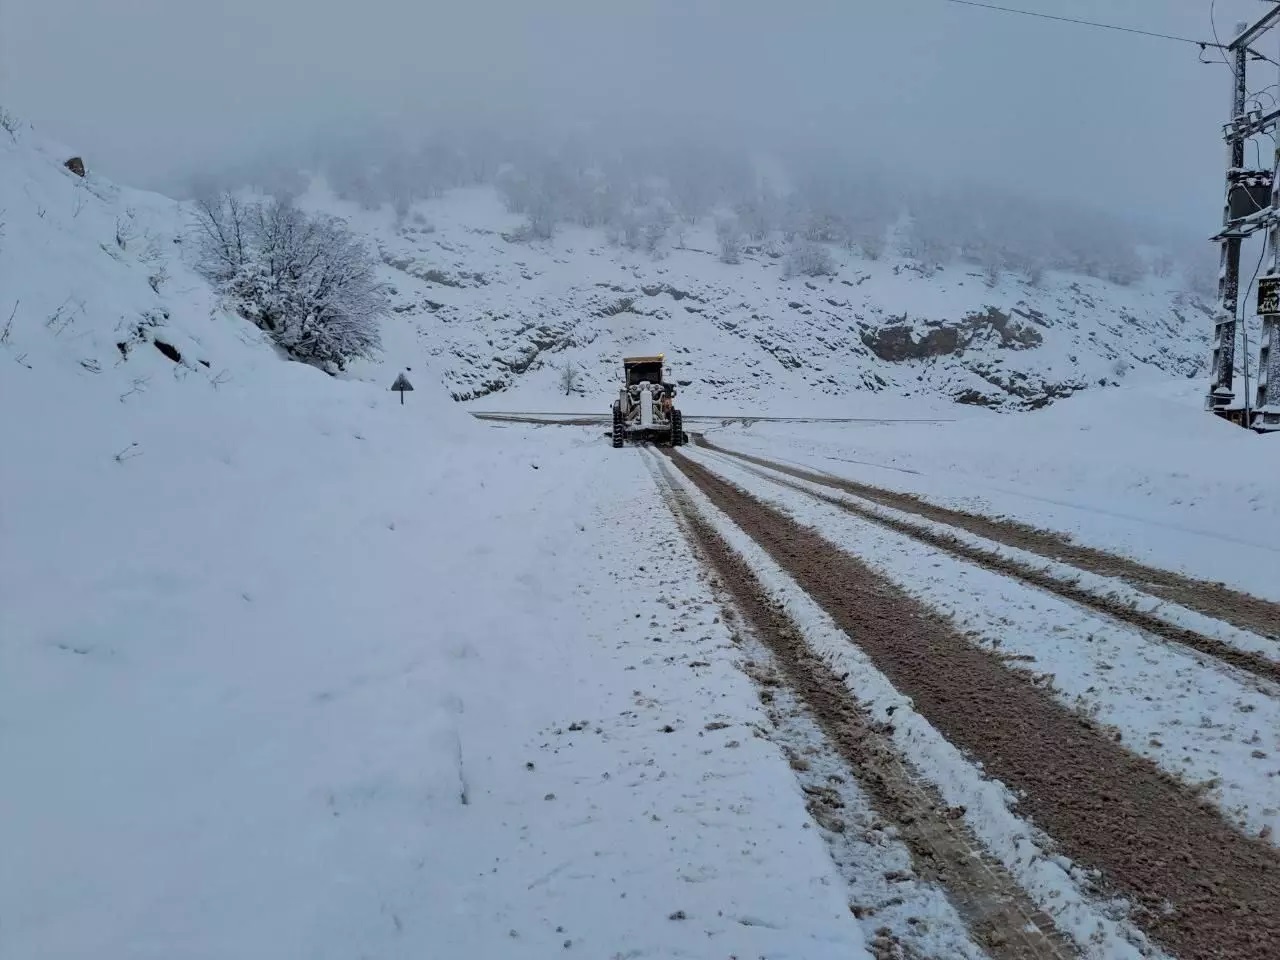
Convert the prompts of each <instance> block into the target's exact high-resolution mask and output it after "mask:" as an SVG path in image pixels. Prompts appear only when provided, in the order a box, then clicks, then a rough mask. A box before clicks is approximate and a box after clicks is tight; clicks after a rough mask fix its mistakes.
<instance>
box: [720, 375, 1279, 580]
mask: <svg viewBox="0 0 1280 960" xmlns="http://www.w3.org/2000/svg"><path fill="white" fill-rule="evenodd" d="M1202 394H1203V384H1200V383H1196V382H1187V383H1182V382H1169V381H1155V382H1148V383H1144V384H1142V385H1140V386H1134V387H1131V388H1124V389H1113V390H1103V391H1095V392H1088V393H1083V394H1079V395H1077V396H1075V397H1072V398H1071V399H1070V400H1065V401H1062V402H1060V403H1057V404H1054V405H1053V406H1051V407H1049V408H1047V409H1045V410H1041V411H1037V412H1034V413H1028V414H1020V415H1017V416H1001V415H993V414H990V413H987V412H985V411H984V412H978V413H974V414H971V415H967V416H966V415H964V414H963V413H961V414H959V415H958V416H957V417H956V419H955V421H954V422H950V423H910V424H904V423H891V424H877V423H863V424H812V423H801V424H796V423H755V424H751V425H749V426H745V427H744V426H738V425H735V426H728V427H712V428H710V429H709V430H708V435H709V436H710V437H712V438H713V439H714V440H715V441H716V442H717V443H720V444H723V445H724V446H727V447H729V448H731V449H735V450H741V451H744V452H752V453H759V454H762V455H764V456H769V457H773V458H775V459H778V460H784V461H787V462H790V463H795V464H803V465H805V466H808V467H812V468H814V469H818V470H822V471H825V472H827V473H831V474H835V475H838V476H844V477H850V478H852V479H856V480H858V481H861V482H864V483H871V484H875V485H877V486H881V487H887V488H890V489H894V490H902V491H906V492H909V493H916V494H920V495H922V496H924V497H926V498H928V499H930V500H933V501H935V502H938V503H942V504H945V505H948V506H955V507H960V508H963V509H967V510H972V511H976V512H982V513H989V514H998V515H1004V516H1008V517H1011V518H1015V519H1018V520H1022V521H1025V522H1027V523H1031V524H1034V525H1036V526H1042V527H1047V528H1050V529H1054V530H1060V531H1064V532H1067V533H1070V534H1071V535H1072V536H1074V537H1076V538H1077V539H1078V540H1079V541H1080V542H1082V543H1087V544H1091V545H1095V546H1099V547H1102V548H1104V549H1108V550H1113V551H1119V552H1122V553H1124V554H1127V555H1130V556H1133V557H1135V558H1137V559H1140V560H1143V561H1145V562H1149V563H1152V564H1155V565H1156V566H1160V567H1164V568H1167V569H1172V570H1179V571H1183V572H1186V573H1188V574H1190V575H1192V576H1196V577H1201V578H1207V579H1210V580H1223V581H1226V582H1228V583H1230V584H1231V585H1232V586H1234V587H1236V588H1237V589H1242V590H1246V591H1248V592H1251V593H1254V594H1257V595H1259V596H1264V597H1270V598H1273V599H1280V577H1277V576H1276V570H1277V568H1278V567H1280V498H1277V497H1276V494H1275V482H1274V478H1275V477H1276V476H1277V475H1278V474H1280V443H1277V442H1275V438H1274V437H1270V436H1258V435H1256V434H1253V433H1250V432H1248V431H1244V430H1241V429H1239V428H1238V427H1234V426H1231V425H1230V424H1228V423H1226V422H1225V421H1222V420H1219V419H1217V418H1215V417H1212V416H1210V415H1208V414H1207V413H1205V412H1204V410H1203V408H1202V404H1201V402H1200V401H1201V400H1202Z"/></svg>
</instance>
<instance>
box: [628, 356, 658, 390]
mask: <svg viewBox="0 0 1280 960" xmlns="http://www.w3.org/2000/svg"><path fill="white" fill-rule="evenodd" d="M646 380H647V381H648V382H649V383H653V384H658V383H661V382H662V361H661V360H656V361H654V362H652V363H648V362H646V363H632V364H628V365H627V386H629V387H634V386H637V385H638V384H640V383H642V382H644V381H646Z"/></svg>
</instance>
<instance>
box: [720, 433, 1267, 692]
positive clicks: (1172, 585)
mask: <svg viewBox="0 0 1280 960" xmlns="http://www.w3.org/2000/svg"><path fill="white" fill-rule="evenodd" d="M697 439H698V442H699V444H700V445H701V446H703V447H705V448H706V449H708V450H712V451H715V452H716V453H718V454H720V455H723V456H728V457H732V458H733V459H735V460H738V461H742V462H746V463H748V464H753V465H755V466H756V467H764V468H765V469H767V470H771V471H774V472H775V473H780V474H784V475H785V476H789V477H793V478H795V479H797V480H803V481H805V482H808V483H812V484H817V485H819V486H823V487H827V488H829V489H834V490H839V491H842V492H843V493H845V494H851V495H853V496H855V497H859V498H861V499H862V500H864V501H871V503H873V504H877V505H879V506H880V507H887V508H889V509H891V510H899V511H903V512H906V513H910V514H914V515H916V516H918V517H920V518H921V519H923V520H925V521H928V522H930V523H937V524H942V525H943V526H949V527H953V528H959V529H960V530H963V531H964V532H966V533H969V534H973V535H975V536H979V537H982V538H984V539H987V540H991V541H994V542H995V543H996V544H1000V545H1003V546H1006V547H1012V548H1014V549H1018V550H1024V551H1027V552H1029V553H1033V554H1036V555H1038V556H1042V557H1044V558H1045V559H1047V560H1051V561H1053V562H1055V563H1062V564H1070V565H1072V566H1075V567H1077V568H1078V569H1080V570H1081V571H1083V572H1086V573H1089V574H1096V575H1098V576H1103V577H1111V578H1113V579H1116V580H1120V581H1121V582H1123V583H1125V584H1128V585H1129V586H1132V587H1133V588H1135V589H1137V590H1138V591H1140V592H1143V593H1147V594H1150V595H1153V596H1155V597H1158V598H1160V599H1163V600H1168V601H1170V602H1172V603H1176V604H1178V605H1180V606H1183V607H1187V608H1188V609H1190V610H1194V611H1196V612H1197V613H1201V614H1204V615H1205V616H1211V617H1214V618H1216V619H1218V620H1222V621H1225V622H1226V623H1229V624H1232V625H1234V626H1236V627H1238V628H1240V629H1242V630H1250V631H1252V632H1255V633H1258V634H1259V635H1260V636H1268V635H1270V634H1272V633H1274V632H1275V631H1276V630H1277V628H1280V604H1275V603H1272V602H1271V601H1268V600H1262V599H1260V598H1258V597H1253V596H1250V595H1248V594H1242V593H1237V592H1236V591H1232V590H1229V589H1228V588H1225V587H1222V586H1221V585H1217V584H1209V583H1206V582H1203V581H1197V580H1191V579H1190V578H1187V577H1183V576H1181V575H1180V574H1175V573H1171V572H1169V571H1161V570H1156V569H1154V568H1150V567H1145V566H1143V565H1141V564H1139V563H1137V562H1136V561H1132V560H1127V559H1125V558H1123V557H1115V556H1113V555H1111V554H1106V553H1103V552H1102V551H1100V550H1095V549H1094V548H1092V547H1080V546H1077V545H1075V544H1070V543H1067V542H1066V541H1064V540H1062V538H1061V537H1059V536H1058V535H1057V534H1054V533H1051V532H1049V531H1039V530H1034V529H1032V528H1030V527H1022V526H1021V525H1019V524H1014V523H1010V522H1007V521H999V520H993V519H991V518H986V517H978V516H977V515H975V514H966V513H963V512H961V511H958V510H951V509H950V508H946V507H938V506H935V505H933V504H929V503H926V502H925V501H922V500H920V499H918V498H916V497H913V496H910V495H908V494H900V493H894V492H892V491H887V490H882V489H880V488H878V487H870V486H867V485H866V484H860V483H856V482H854V481H851V480H845V479H843V478H840V477H833V476H829V475H826V474H820V473H815V472H813V471H810V470H803V469H800V468H798V467H793V466H789V465H787V464H784V463H780V462H778V461H774V460H769V459H768V458H765V457H757V456H754V455H750V454H744V453H736V452H734V451H732V450H728V449H725V448H723V447H719V446H716V445H715V444H713V443H711V442H709V441H707V440H706V439H705V438H702V437H698V438H697ZM748 469H750V467H748ZM755 472H757V475H759V476H761V477H763V478H764V479H767V480H770V481H772V482H774V483H778V484H782V485H785V486H788V487H790V488H791V489H794V490H797V491H800V492H801V493H804V494H806V495H808V496H811V497H815V498H817V499H821V500H824V501H825V502H827V503H830V504H832V505H834V506H837V507H839V508H841V509H842V510H846V511H848V512H850V513H853V514H855V515H857V516H859V517H861V518H863V519H865V520H869V521H871V522H873V523H877V524H880V525H881V526H884V527H887V528H888V529H890V530H893V531H894V532H896V533H901V534H904V535H905V536H908V537H912V538H914V539H916V540H919V541H921V542H923V543H927V544H929V545H930V546H932V547H937V548H938V549H940V550H944V551H946V552H948V553H950V554H952V555H953V556H956V557H959V558H961V559H963V560H967V561H969V562H971V563H976V564H978V565H979V566H982V567H986V568H987V569H989V570H993V571H995V572H997V573H1001V574H1003V575H1005V576H1010V577H1013V578H1015V579H1017V580H1021V581H1023V582H1025V583H1029V584H1031V585H1032V586H1034V587H1037V588H1039V589H1041V590H1045V591H1047V592H1049V593H1053V594H1056V595H1058V596H1060V597H1062V598H1063V599H1065V600H1070V601H1072V602H1074V603H1079V604H1081V605H1083V606H1086V607H1089V608H1091V609H1093V610H1096V611H1098V612H1100V613H1103V614H1105V615H1106V616H1108V617H1111V618H1112V619H1115V620H1120V621H1122V622H1124V623H1127V624H1129V625H1130V626H1133V627H1137V628H1138V629H1139V630H1143V631H1145V632H1146V633H1149V634H1151V635H1153V636H1156V637H1159V638H1161V639H1163V640H1167V641H1170V642H1172V643H1178V644H1182V645H1183V646H1186V647H1190V648H1191V649H1193V650H1195V651H1197V652H1198V653H1202V654H1205V655H1207V656H1210V657H1213V658H1214V659H1215V660H1219V661H1221V662H1223V663H1225V664H1228V665H1229V666H1231V667H1234V668H1236V669H1239V670H1243V671H1245V672H1247V673H1250V674H1252V675H1254V676H1256V677H1259V678H1261V679H1263V680H1267V681H1270V682H1272V683H1280V662H1277V661H1275V660H1272V659H1270V658H1269V657H1267V656H1264V655H1263V654H1261V653H1258V652H1255V651H1251V650H1243V649H1240V648H1239V647H1237V646H1234V645H1232V644H1229V643H1226V642H1224V641H1222V640H1220V639H1218V638H1216V637H1210V636H1208V635H1206V634H1204V633H1201V632H1198V631H1196V630H1190V629H1187V628H1186V627H1182V626H1179V625H1176V624H1173V623H1170V622H1169V621H1168V620H1165V619H1162V618H1161V617H1159V616H1156V615H1155V614H1153V613H1150V612H1147V611H1143V610H1139V609H1136V608H1135V607H1132V606H1129V605H1128V604H1126V603H1124V602H1123V601H1121V600H1118V599H1116V598H1114V597H1108V596H1105V595H1101V594H1098V593H1096V592H1093V591H1091V590H1089V589H1087V588H1085V587H1083V586H1080V585H1079V584H1078V583H1076V582H1073V581H1072V580H1067V579H1064V578H1063V577H1061V576H1057V575H1055V574H1054V573H1053V572H1051V571H1049V570H1046V569H1044V568H1041V567H1034V566H1031V565H1029V564H1027V563H1023V562H1020V561H1018V560H1015V559H1012V558H1010V557H1008V556H1006V555H1003V554H1001V553H999V552H998V551H996V550H991V549H986V548H984V547H981V546H978V545H976V544H974V543H971V542H968V541H966V540H964V539H962V538H961V537H959V536H956V535H954V534H951V533H948V532H946V531H945V530H938V529H934V528H931V527H928V526H925V525H923V524H919V523H913V522H911V521H908V520H904V519H901V518H899V517H894V516H890V515H888V514H886V513H884V512H882V511H881V510H878V509H876V508H875V507H872V506H870V505H867V506H862V505H860V504H858V503H856V502H851V501H850V500H849V499H846V498H845V497H842V496H826V495H824V494H822V493H819V492H817V491H814V490H812V489H809V488H807V487H804V486H800V485H799V484H794V483H789V482H788V481H787V480H785V479H783V478H779V477H777V476H769V475H768V474H764V473H759V472H758V471H755ZM1052 544H1058V545H1059V548H1060V549H1061V551H1063V552H1064V553H1065V554H1066V555H1065V556H1059V555H1055V554H1054V553H1053V552H1052V551H1053V548H1052V546H1051V545H1052ZM1082 557H1083V558H1085V559H1083V560H1082V559H1081V558H1082ZM1098 558H1102V559H1098ZM1140 574H1141V575H1140ZM1162 584H1164V585H1165V587H1168V589H1164V588H1163V587H1162ZM1198 590H1202V591H1205V596H1204V597H1201V598H1199V599H1197V596H1198V595H1197V591H1198ZM1233 598H1234V599H1233ZM1273 608H1274V612H1273V613H1271V615H1270V618H1268V617H1266V616H1265V615H1264V614H1265V612H1266V611H1267V610H1271V609H1273ZM1260 624H1262V625H1265V629H1259V625H1260Z"/></svg>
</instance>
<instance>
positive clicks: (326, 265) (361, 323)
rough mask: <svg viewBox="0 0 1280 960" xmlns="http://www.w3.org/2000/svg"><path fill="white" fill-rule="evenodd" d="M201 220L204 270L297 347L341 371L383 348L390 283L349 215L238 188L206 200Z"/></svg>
mask: <svg viewBox="0 0 1280 960" xmlns="http://www.w3.org/2000/svg"><path fill="white" fill-rule="evenodd" d="M195 221H196V223H195V228H196V235H197V238H198V243H197V268H198V269H199V271H200V272H201V273H202V274H203V275H204V276H205V277H206V279H208V280H209V281H210V282H211V283H212V284H213V285H214V287H215V288H216V289H218V290H219V291H220V292H221V293H222V294H223V295H224V296H226V297H227V299H228V300H229V301H230V302H231V303H232V304H234V306H235V308H236V310H237V311H238V312H239V313H240V314H241V316H243V317H245V318H246V319H248V320H250V321H252V322H253V323H254V324H256V325H257V326H258V327H260V328H261V329H263V330H265V331H266V332H267V333H268V334H269V335H270V337H271V339H272V340H273V341H274V342H275V343H276V344H277V345H278V346H279V347H280V348H281V349H282V350H284V351H285V353H287V354H288V355H289V356H290V357H292V358H293V359H295V360H300V361H302V362H303V363H308V364H311V365H313V366H316V367H320V368H321V369H323V370H327V371H329V372H335V371H340V370H342V369H344V368H345V367H346V364H347V363H348V362H349V361H351V360H353V359H355V358H357V357H371V356H373V355H374V354H375V352H376V351H377V349H378V347H379V346H380V345H381V338H380V336H379V332H378V326H379V322H380V320H381V319H382V317H383V316H385V315H386V313H387V309H388V302H387V297H386V292H385V289H384V287H383V285H382V284H381V283H380V282H379V281H378V279H377V275H376V272H375V268H376V263H375V261H374V259H373V257H372V256H371V254H370V253H369V251H368V249H367V248H366V247H365V246H364V244H363V243H361V242H360V241H359V240H358V239H357V238H356V237H354V236H353V235H352V234H351V233H350V232H349V231H348V230H347V228H346V225H345V224H344V223H343V222H342V221H340V220H338V219H336V218H333V217H326V216H316V217H311V216H308V215H307V214H305V213H304V212H302V211H301V210H299V209H298V208H297V207H294V206H292V205H291V204H284V203H280V202H278V201H275V200H267V201H262V202H253V203H249V202H245V201H242V200H239V199H237V198H236V197H234V196H231V195H223V196H220V197H217V198H207V199H205V200H202V201H200V202H199V203H198V204H197V208H196V217H195Z"/></svg>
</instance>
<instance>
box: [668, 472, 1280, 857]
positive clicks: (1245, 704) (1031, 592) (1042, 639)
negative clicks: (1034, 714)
mask: <svg viewBox="0 0 1280 960" xmlns="http://www.w3.org/2000/svg"><path fill="white" fill-rule="evenodd" d="M689 456H691V457H694V458H695V459H697V460H698V461H700V462H704V463H706V464H707V465H708V466H710V467H711V469H713V470H714V471H715V472H716V473H718V474H721V475H723V476H724V477H725V478H727V479H729V480H731V481H732V482H734V483H736V484H738V485H739V486H741V487H743V488H744V489H746V490H749V491H750V492H751V493H753V494H755V495H756V496H757V497H759V498H760V499H761V500H763V501H764V502H766V503H771V504H774V505H776V506H779V507H781V508H783V509H784V510H786V511H787V512H788V513H789V514H791V515H792V516H794V517H795V518H796V519H798V520H799V521H800V522H802V523H804V524H806V525H808V526H811V527H814V528H815V529H818V530H820V531H821V532H822V535H823V537H825V538H826V539H828V540H829V541H831V542H832V543H834V544H836V545H837V546H840V547H842V548H844V549H845V550H847V551H849V552H852V553H855V554H856V555H858V556H859V557H861V558H862V559H864V560H865V561H866V562H868V563H869V564H870V565H871V566H873V567H874V568H875V569H877V570H880V571H882V572H884V573H885V574H886V575H887V576H888V577H889V578H891V579H892V580H894V581H895V582H897V583H899V584H901V585H902V586H904V587H905V588H906V589H907V590H908V591H909V592H910V593H912V594H914V595H916V596H918V597H920V598H922V599H923V600H924V601H925V602H926V603H928V604H929V605H930V606H932V607H935V608H937V609H939V610H941V611H943V612H944V613H946V614H948V615H949V616H951V617H952V618H953V619H954V621H955V623H956V624H957V625H958V626H959V627H960V628H962V629H963V630H964V631H966V633H968V634H969V635H970V636H971V637H972V638H973V640H974V642H975V643H979V644H982V645H984V646H986V647H988V648H989V649H993V650H995V651H997V652H998V653H1000V654H1001V655H1003V656H1007V657H1010V658H1012V659H1013V662H1014V663H1016V664H1019V665H1021V666H1022V667H1023V668H1024V669H1026V670H1027V671H1029V672H1031V673H1034V674H1037V675H1049V676H1051V677H1052V689H1053V690H1054V691H1055V693H1056V695H1057V696H1058V697H1059V698H1060V699H1061V700H1062V701H1063V702H1064V703H1065V704H1066V705H1068V706H1070V707H1073V708H1077V709H1079V710H1081V711H1082V712H1084V713H1086V714H1087V715H1089V716H1092V717H1094V718H1096V719H1097V720H1098V721H1099V722H1100V723H1102V724H1104V725H1106V726H1107V727H1108V728H1109V729H1112V730H1114V731H1116V732H1117V733H1118V734H1119V736H1120V737H1121V738H1122V739H1123V742H1124V743H1125V744H1127V745H1128V747H1129V749H1130V750H1132V751H1133V752H1135V753H1138V754H1141V755H1143V756H1146V757H1149V758H1150V759H1151V760H1153V761H1154V762H1155V763H1157V764H1159V765H1160V766H1161V767H1163V768H1164V769H1166V770H1168V771H1169V772H1170V773H1171V774H1173V775H1174V776H1177V777H1180V778H1182V779H1183V780H1184V781H1186V782H1187V783H1189V784H1192V785H1201V784H1209V783H1210V782H1212V789H1207V790H1206V796H1207V797H1209V798H1211V799H1212V800H1213V801H1214V802H1215V803H1216V804H1218V806H1219V807H1220V808H1221V809H1222V810H1223V812H1224V814H1225V815H1226V816H1227V817H1228V818H1229V819H1231V820H1232V821H1233V822H1236V823H1238V824H1239V825H1240V827H1241V828H1242V829H1243V830H1245V831H1246V832H1249V833H1251V834H1254V835H1257V834H1263V835H1264V836H1267V835H1271V836H1274V835H1275V832H1276V831H1277V830H1280V778H1277V776H1276V760H1275V756H1276V751H1277V750H1280V737H1278V736H1277V731H1280V699H1278V698H1277V690H1276V688H1275V686H1274V685H1273V684H1269V683H1265V682H1263V681H1257V680H1255V679H1253V678H1251V677H1249V676H1247V675H1243V674H1240V673H1238V672H1236V671H1232V670H1229V669H1227V668H1224V667H1223V665H1222V664H1220V663H1217V662H1216V661H1213V660H1212V659H1211V658H1207V657H1201V656H1198V655H1196V654H1195V653H1193V652H1191V651H1188V650H1185V649H1181V648H1179V647H1177V646H1175V645H1171V644H1165V643H1163V642H1160V641H1158V640H1155V639H1153V638H1150V637H1147V636H1145V635H1143V634H1142V633H1141V632H1140V631H1137V630H1134V629H1133V628H1131V627H1128V626H1127V625H1125V624H1121V623H1117V622H1116V621H1114V620H1112V619H1110V618H1108V617H1105V616H1102V615H1101V614H1097V613H1095V612H1093V611H1089V610H1085V609H1083V608H1081V607H1080V606H1078V605H1077V604H1074V603H1071V602H1070V601H1067V600H1063V599H1061V598H1058V597H1055V596H1052V595H1049V594H1046V593H1044V592H1043V591H1040V590H1037V589H1036V588H1034V587H1030V586H1028V585H1025V584H1022V583H1019V582H1017V581H1014V580H1011V579H1009V578H1008V577H1005V576H1002V575H1000V574H997V573H994V572H991V571H988V570H984V569H982V568H980V567H978V566H976V565H974V564H971V563H967V562H965V561H963V560H959V559H956V558H954V557H952V556H950V555H948V554H947V553H945V552H944V551H942V550H938V549H935V548H932V547H929V546H927V545H925V544H921V543H919V542H917V541H915V540H913V539H911V538H909V537H907V536H904V535H903V534H899V533H895V532H892V531H889V530H885V529H883V528H881V527H879V526H878V525H876V524H874V523H871V522H869V521H866V520H862V519H859V518H857V517H854V516H851V515H850V514H848V513H846V512H844V511H842V510H840V509H839V508H838V507H836V506H833V505H830V504H828V503H825V502H820V501H816V500H813V499H811V498H809V497H806V496H804V495H803V494H801V493H797V492H795V491H793V490H790V489H787V488H785V487H781V486H778V485H777V484H774V483H772V482H770V481H769V480H767V479H763V478H761V477H760V476H759V475H758V474H756V473H754V472H752V471H749V470H747V469H744V468H743V467H742V466H741V465H740V464H738V463H736V462H734V461H732V460H731V459H730V458H727V457H724V456H720V455H714V454H708V453H706V452H704V451H699V450H691V451H690V452H689ZM800 486H802V487H812V486H813V485H811V484H805V483H803V482H801V483H800ZM1254 639H1255V642H1256V643H1257V644H1258V646H1259V647H1260V648H1261V649H1264V650H1265V651H1266V652H1267V653H1268V654H1269V655H1272V656H1274V655H1275V653H1276V651H1277V645H1276V644H1275V643H1267V642H1266V641H1263V640H1261V639H1260V638H1254ZM1150 691H1159V692H1160V696H1152V695H1150V693H1149V692H1150Z"/></svg>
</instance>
